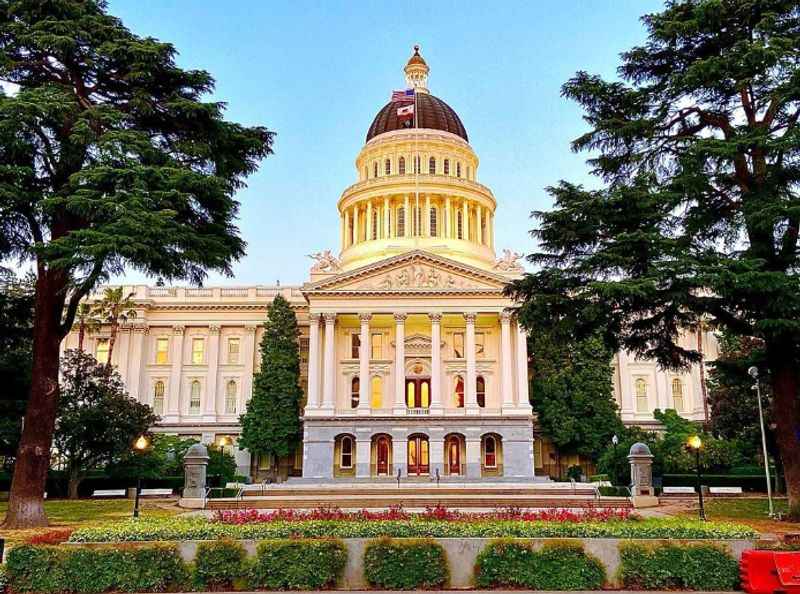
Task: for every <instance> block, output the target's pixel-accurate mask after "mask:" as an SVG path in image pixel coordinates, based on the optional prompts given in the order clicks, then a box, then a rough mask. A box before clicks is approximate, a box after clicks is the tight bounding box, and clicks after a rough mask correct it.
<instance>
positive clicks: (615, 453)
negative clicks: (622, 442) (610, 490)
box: [611, 433, 619, 485]
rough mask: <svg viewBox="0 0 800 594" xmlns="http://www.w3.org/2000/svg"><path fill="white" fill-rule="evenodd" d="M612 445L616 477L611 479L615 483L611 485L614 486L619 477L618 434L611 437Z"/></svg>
mask: <svg viewBox="0 0 800 594" xmlns="http://www.w3.org/2000/svg"><path fill="white" fill-rule="evenodd" d="M611 445H613V446H614V476H613V477H612V478H611V480H612V481H613V482H612V483H611V484H612V485H613V484H614V483H615V482H617V477H618V476H619V468H618V467H617V462H618V460H617V445H619V437H617V434H616V433H615V434H614V435H612V436H611Z"/></svg>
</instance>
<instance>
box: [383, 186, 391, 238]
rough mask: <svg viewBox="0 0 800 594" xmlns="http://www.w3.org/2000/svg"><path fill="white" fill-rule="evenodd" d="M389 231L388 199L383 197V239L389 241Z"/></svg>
mask: <svg viewBox="0 0 800 594" xmlns="http://www.w3.org/2000/svg"><path fill="white" fill-rule="evenodd" d="M390 233H391V229H390V228H389V197H388V196H384V197H383V239H389V235H390Z"/></svg>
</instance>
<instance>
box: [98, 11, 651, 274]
mask: <svg viewBox="0 0 800 594" xmlns="http://www.w3.org/2000/svg"><path fill="white" fill-rule="evenodd" d="M660 6H661V2H656V1H652V0H561V1H555V0H548V1H544V0H535V1H532V0H528V1H527V2H519V3H516V2H496V3H490V2H454V1H446V0H441V1H439V2H435V3H431V2H413V1H406V2H400V3H397V2H393V3H389V2H334V1H329V2H302V1H293V2H263V1H256V0H235V1H229V2H219V1H212V0H111V1H110V10H111V12H112V13H113V14H115V15H117V16H119V17H121V18H122V20H123V22H124V23H125V24H126V25H127V26H128V27H129V28H130V29H132V30H133V31H134V32H136V33H137V34H139V35H150V36H153V37H156V38H158V39H161V40H162V41H169V42H171V43H173V44H174V45H175V47H176V49H177V50H178V51H179V57H178V63H179V64H180V65H181V66H183V67H186V68H203V69H205V70H208V71H209V72H211V73H212V74H213V76H214V77H215V78H216V81H217V88H216V94H215V99H217V100H221V101H225V102H226V103H227V104H228V111H227V117H228V118H230V119H232V120H235V121H238V122H241V123H244V124H261V125H265V126H267V127H268V128H269V129H271V130H274V131H275V132H277V139H276V143H275V147H274V149H275V154H274V155H273V156H271V157H269V158H267V159H266V160H265V161H264V162H263V164H262V166H261V168H260V170H259V171H258V173H256V174H255V175H253V176H252V177H251V178H250V179H249V182H248V188H247V189H245V190H243V191H241V192H240V193H239V195H238V199H239V201H240V202H241V211H240V221H239V226H240V229H241V232H242V235H243V237H244V239H245V240H246V241H247V243H248V248H247V256H245V257H244V258H243V259H242V260H241V261H239V262H238V263H237V264H236V265H235V267H234V272H235V277H234V278H226V277H221V276H219V275H217V274H213V273H212V274H211V275H210V276H209V279H208V281H207V283H206V284H207V285H212V284H226V285H235V284H274V283H275V282H276V281H278V280H279V281H280V282H281V284H284V285H286V284H300V283H302V282H303V281H304V280H305V279H306V278H307V274H308V268H309V266H310V264H311V261H310V260H309V259H308V258H307V257H306V254H309V253H311V252H314V251H318V250H321V249H333V250H334V251H338V249H339V245H338V243H339V223H338V215H337V211H336V201H337V199H338V198H339V196H340V194H341V192H342V190H343V189H344V188H346V187H347V186H348V185H350V184H351V183H353V182H354V180H355V176H356V172H355V169H354V165H353V164H354V160H355V157H356V155H357V154H358V151H359V150H360V149H361V146H362V145H363V142H364V136H365V134H366V131H367V128H368V127H369V124H370V123H371V121H372V118H373V117H374V115H375V113H377V111H378V110H379V109H380V108H381V107H382V106H383V105H384V103H385V102H386V101H387V99H388V96H389V93H390V92H391V90H392V89H395V88H402V86H403V73H402V68H403V66H404V65H405V62H406V60H407V59H408V57H409V56H410V54H411V47H412V46H413V44H415V43H419V44H420V46H421V48H422V55H423V56H424V57H425V59H426V61H427V62H428V65H429V66H430V68H431V75H430V81H429V86H430V89H431V92H432V93H433V94H434V95H437V96H438V97H441V98H442V99H444V100H445V101H447V103H449V104H450V105H451V106H452V107H453V108H454V109H455V110H456V112H458V114H459V115H460V116H461V119H462V121H463V122H464V125H465V126H466V128H467V132H468V134H469V137H470V143H471V144H472V147H473V148H474V149H475V151H476V152H477V154H478V156H479V158H480V159H481V164H480V168H479V171H478V179H479V181H480V182H482V183H483V184H485V185H487V186H489V187H490V188H491V189H492V190H493V191H494V194H495V197H496V198H497V200H498V208H497V214H496V217H497V218H496V225H497V227H496V244H497V249H498V251H499V250H500V249H501V248H504V247H509V248H513V249H515V250H517V251H523V252H526V253H527V252H530V251H531V250H532V249H533V242H532V240H531V239H530V237H529V236H528V231H529V229H530V228H531V226H532V221H531V220H530V219H529V214H530V211H531V210H534V209H546V208H549V206H550V204H551V202H550V199H549V197H548V196H547V194H546V193H545V191H544V188H545V187H546V186H548V185H551V184H554V183H556V182H557V181H558V180H559V179H569V180H571V181H577V182H590V183H591V180H590V179H589V177H588V176H587V168H586V166H585V165H584V161H585V159H586V155H583V154H578V155H576V154H573V153H572V152H571V151H570V148H569V142H570V141H571V140H572V139H574V138H575V137H577V136H578V135H580V134H581V133H582V132H584V131H585V129H586V127H585V124H584V122H583V121H582V119H581V111H580V109H578V107H577V106H576V105H575V104H573V103H571V102H569V101H567V100H564V99H562V98H561V97H560V95H559V91H560V86H561V85H562V84H563V82H564V81H566V80H567V79H568V78H569V77H570V76H571V75H572V74H574V72H575V71H577V70H587V71H589V72H593V73H599V74H602V75H604V76H607V77H613V76H614V75H615V71H616V67H617V65H618V63H619V53H620V52H621V51H624V50H626V49H628V48H629V47H631V46H632V45H635V44H638V43H641V42H642V41H643V40H644V30H643V27H642V26H641V23H640V21H639V17H640V16H641V14H644V13H646V12H653V11H656V10H658V9H659V7H660ZM126 280H127V281H128V282H152V281H151V280H148V279H146V278H145V277H143V276H141V275H138V274H136V273H131V274H129V275H128V276H127V277H126Z"/></svg>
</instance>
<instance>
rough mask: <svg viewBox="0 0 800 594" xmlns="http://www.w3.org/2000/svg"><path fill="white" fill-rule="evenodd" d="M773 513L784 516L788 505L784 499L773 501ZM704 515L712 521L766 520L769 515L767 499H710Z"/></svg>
mask: <svg viewBox="0 0 800 594" xmlns="http://www.w3.org/2000/svg"><path fill="white" fill-rule="evenodd" d="M773 503H774V507H775V512H776V513H780V514H784V515H785V514H786V513H787V512H788V511H789V505H788V503H787V500H786V499H784V498H781V499H773ZM705 507H706V513H707V514H708V517H709V518H712V519H715V520H716V519H725V520H766V519H768V516H767V514H768V513H769V504H768V502H767V498H766V497H763V498H757V499H755V498H754V499H750V498H739V499H712V500H710V501H707V502H706V504H705Z"/></svg>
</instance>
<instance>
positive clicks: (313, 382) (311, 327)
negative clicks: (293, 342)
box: [305, 313, 322, 414]
mask: <svg viewBox="0 0 800 594" xmlns="http://www.w3.org/2000/svg"><path fill="white" fill-rule="evenodd" d="M321 317H322V316H321V315H320V314H318V313H310V314H308V402H306V410H305V412H306V414H308V413H309V412H310V411H312V410H316V409H318V408H319V321H320V318H321Z"/></svg>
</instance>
